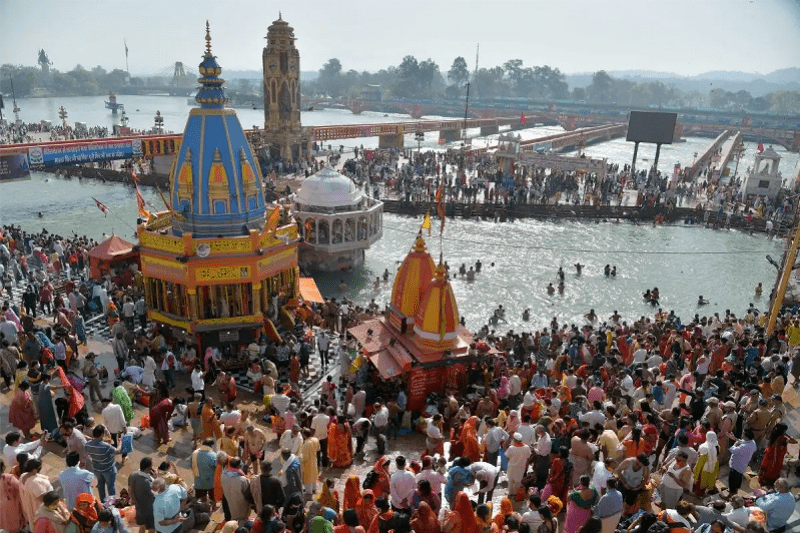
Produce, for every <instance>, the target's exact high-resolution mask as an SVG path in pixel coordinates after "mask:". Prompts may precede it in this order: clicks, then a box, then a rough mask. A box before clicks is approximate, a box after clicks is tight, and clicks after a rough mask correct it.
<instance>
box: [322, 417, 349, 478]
mask: <svg viewBox="0 0 800 533" xmlns="http://www.w3.org/2000/svg"><path fill="white" fill-rule="evenodd" d="M328 459H329V460H330V462H331V466H333V467H334V468H347V467H348V466H350V465H352V464H353V433H352V432H351V431H350V424H348V423H347V420H346V419H345V418H344V417H343V416H340V417H339V418H338V420H336V422H334V423H332V424H331V425H330V426H328Z"/></svg>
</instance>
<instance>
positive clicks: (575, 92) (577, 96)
mask: <svg viewBox="0 0 800 533" xmlns="http://www.w3.org/2000/svg"><path fill="white" fill-rule="evenodd" d="M572 99H573V100H577V101H578V102H580V101H582V100H586V90H585V89H584V88H583V87H574V88H573V89H572Z"/></svg>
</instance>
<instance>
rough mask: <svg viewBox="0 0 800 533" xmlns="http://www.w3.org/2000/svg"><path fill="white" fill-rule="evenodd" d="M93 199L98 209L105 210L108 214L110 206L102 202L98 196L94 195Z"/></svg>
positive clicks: (106, 214) (105, 213) (104, 212)
mask: <svg viewBox="0 0 800 533" xmlns="http://www.w3.org/2000/svg"><path fill="white" fill-rule="evenodd" d="M92 200H94V202H95V203H96V204H97V209H99V210H100V211H102V212H103V214H104V215H105V216H108V207H106V205H105V204H103V203H101V202H100V200H98V199H97V198H94V197H92Z"/></svg>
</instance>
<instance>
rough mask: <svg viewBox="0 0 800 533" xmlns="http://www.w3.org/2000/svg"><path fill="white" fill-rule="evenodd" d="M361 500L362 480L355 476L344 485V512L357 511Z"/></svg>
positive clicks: (349, 478)
mask: <svg viewBox="0 0 800 533" xmlns="http://www.w3.org/2000/svg"><path fill="white" fill-rule="evenodd" d="M360 499H361V479H360V478H359V477H358V476H356V475H355V474H353V475H351V476H350V477H348V478H347V481H346V482H345V484H344V506H343V507H342V511H346V510H348V509H355V508H356V505H358V500H360Z"/></svg>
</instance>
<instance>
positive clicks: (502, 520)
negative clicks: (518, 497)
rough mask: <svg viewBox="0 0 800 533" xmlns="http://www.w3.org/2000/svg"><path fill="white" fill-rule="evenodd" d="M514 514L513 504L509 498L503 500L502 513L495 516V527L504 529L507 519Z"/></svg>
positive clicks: (501, 503)
mask: <svg viewBox="0 0 800 533" xmlns="http://www.w3.org/2000/svg"><path fill="white" fill-rule="evenodd" d="M512 514H514V504H513V502H512V501H511V500H509V499H508V498H503V501H501V502H500V512H498V513H497V514H496V515H494V523H495V525H496V526H497V527H498V528H501V529H502V527H503V526H504V525H505V524H506V517H507V516H509V515H512Z"/></svg>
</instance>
